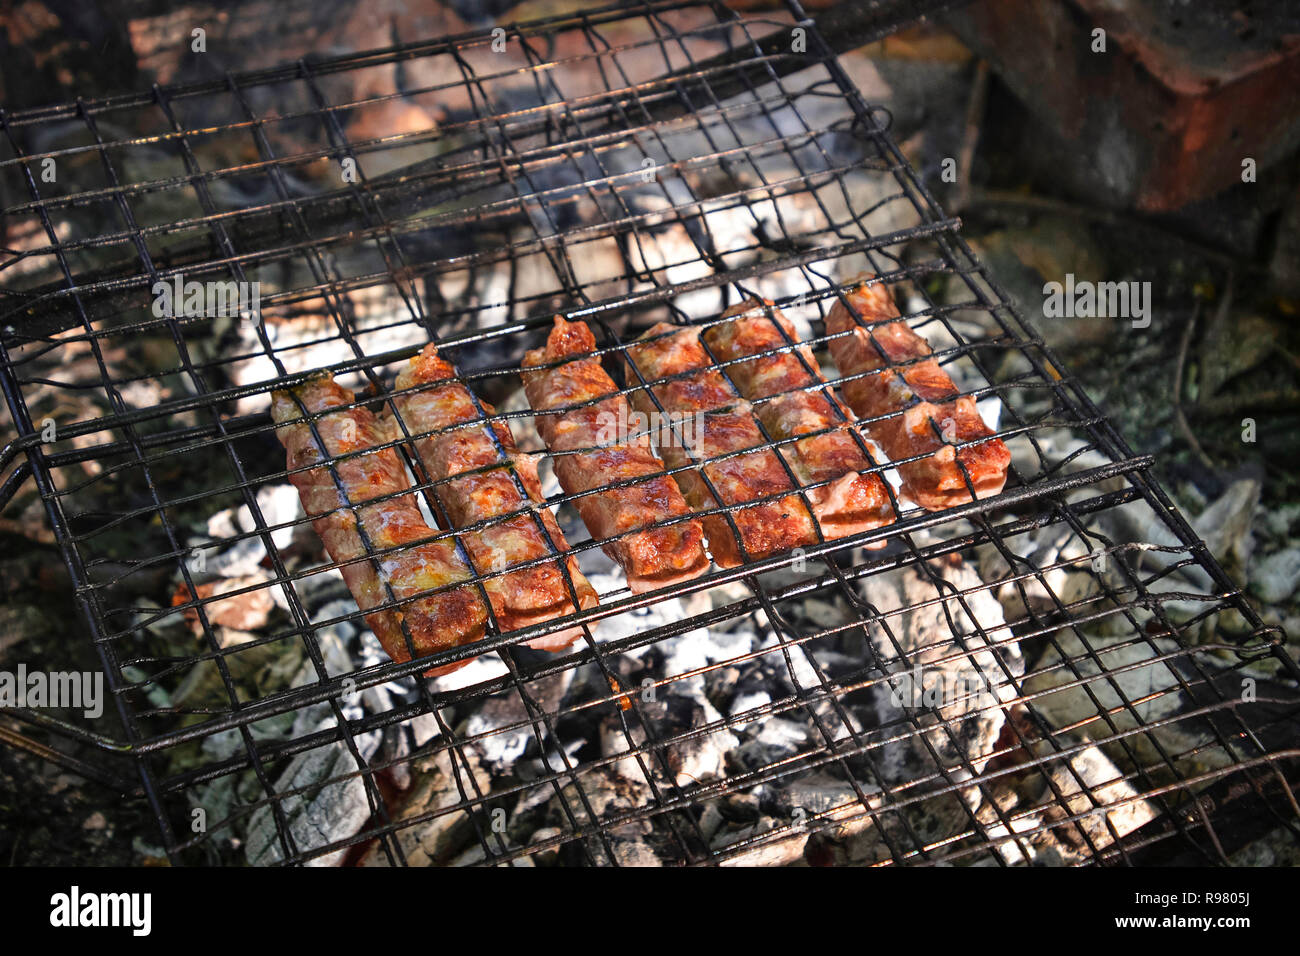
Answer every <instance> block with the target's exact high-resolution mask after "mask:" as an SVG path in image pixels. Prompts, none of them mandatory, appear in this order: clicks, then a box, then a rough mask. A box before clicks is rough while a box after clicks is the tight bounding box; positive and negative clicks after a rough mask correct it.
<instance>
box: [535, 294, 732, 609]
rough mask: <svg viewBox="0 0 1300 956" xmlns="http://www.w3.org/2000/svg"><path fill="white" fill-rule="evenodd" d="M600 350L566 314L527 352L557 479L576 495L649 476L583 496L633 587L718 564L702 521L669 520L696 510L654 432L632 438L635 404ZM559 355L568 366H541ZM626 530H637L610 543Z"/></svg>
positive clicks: (590, 518) (585, 512) (600, 537)
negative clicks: (668, 468)
mask: <svg viewBox="0 0 1300 956" xmlns="http://www.w3.org/2000/svg"><path fill="white" fill-rule="evenodd" d="M595 348H596V339H595V337H594V336H593V335H592V333H591V329H589V328H588V327H587V326H586V324H585V323H582V322H566V321H565V320H564V319H563V318H562V317H561V316H558V315H557V316H556V317H555V325H554V327H553V328H552V329H551V333H550V336H549V337H548V338H547V340H546V347H545V348H542V349H533V350H532V351H530V352H528V353H527V354H526V355H525V356H524V362H523V366H524V367H523V379H524V390H525V392H526V393H527V395H528V401H529V402H530V403H531V404H532V406H533V410H534V411H535V412H536V413H537V417H536V421H537V431H538V434H540V435H541V436H542V440H543V441H544V442H546V446H547V448H549V449H550V451H551V453H552V454H553V455H554V456H555V457H554V460H555V476H556V477H557V478H558V479H559V481H560V486H561V487H562V488H563V489H564V490H565V492H567V493H568V494H571V495H577V494H582V493H583V492H586V491H595V490H596V489H601V488H607V486H608V485H611V484H614V483H615V482H619V481H626V480H629V479H643V480H640V481H636V482H635V483H634V484H629V485H626V486H623V487H619V488H608V490H605V491H598V492H597V493H595V494H590V495H583V497H581V498H578V499H577V500H576V502H575V504H576V505H577V508H578V514H579V515H581V516H582V520H583V522H584V523H585V524H586V526H587V530H588V531H590V532H591V536H592V538H594V539H595V540H597V541H603V542H605V543H604V544H602V548H604V550H605V553H606V554H608V555H609V556H610V557H611V558H613V559H614V560H615V561H616V562H617V563H618V565H619V566H620V567H621V568H622V569H623V571H624V573H626V575H627V581H628V585H629V586H630V587H631V588H632V590H633V591H636V592H640V591H648V590H650V589H652V588H658V587H665V586H667V585H669V584H673V583H676V582H679V581H684V580H688V579H690V578H694V577H697V576H698V575H700V574H703V573H704V572H705V571H706V570H707V569H708V566H709V559H708V556H707V555H706V554H705V553H704V531H703V529H702V528H701V527H700V522H699V521H698V520H695V519H689V520H685V521H676V522H674V523H672V524H668V525H663V524H662V523H663V522H665V521H668V520H670V519H673V518H680V517H683V516H686V515H689V514H690V509H689V508H688V507H687V506H686V501H685V499H683V498H682V493H681V491H680V490H679V489H678V487H677V485H676V483H675V482H674V481H673V480H672V479H671V478H670V477H668V476H667V475H664V474H663V471H664V463H663V462H662V461H661V460H660V459H659V456H658V455H656V454H655V453H654V450H653V449H652V448H651V446H650V440H649V438H647V437H645V436H628V437H627V438H626V440H622V437H623V435H625V434H626V431H625V430H624V429H625V426H626V424H627V423H628V422H629V415H628V405H627V402H626V401H625V400H624V398H623V397H622V396H621V395H618V394H616V393H617V391H618V386H616V385H615V384H614V381H613V380H612V379H611V378H610V377H609V375H608V374H607V373H606V372H605V370H604V368H602V367H601V364H600V360H599V359H598V358H595V357H594V356H592V354H591V353H592V352H593V351H594V350H595ZM556 362H559V363H562V364H559V365H556V366H555V367H553V368H539V367H538V366H543V365H548V364H551V363H556ZM548 412H549V413H550V414H547V413H548ZM621 430H622V431H621ZM598 446H599V447H598ZM582 449H586V450H582ZM656 526H658V527H656ZM640 529H645V530H640ZM624 532H634V533H632V534H627V535H626V536H625V537H621V538H618V539H617V540H609V539H611V538H614V537H615V536H616V535H621V534H624Z"/></svg>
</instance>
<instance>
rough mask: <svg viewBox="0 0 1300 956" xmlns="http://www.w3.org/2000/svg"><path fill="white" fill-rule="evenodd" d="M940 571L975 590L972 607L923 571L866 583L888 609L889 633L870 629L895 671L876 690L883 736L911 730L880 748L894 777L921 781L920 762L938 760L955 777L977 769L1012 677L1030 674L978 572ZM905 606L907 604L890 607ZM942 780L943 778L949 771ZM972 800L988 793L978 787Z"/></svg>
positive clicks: (997, 727)
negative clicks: (944, 595)
mask: <svg viewBox="0 0 1300 956" xmlns="http://www.w3.org/2000/svg"><path fill="white" fill-rule="evenodd" d="M932 571H933V573H934V574H935V575H936V577H938V578H940V579H941V580H943V581H945V582H947V585H948V586H950V587H951V588H953V589H954V590H955V591H963V592H969V593H966V594H964V601H965V603H966V605H967V606H968V607H969V608H970V611H969V613H968V612H967V611H966V610H965V609H964V608H963V607H962V605H961V604H960V603H959V602H958V601H956V600H955V599H952V598H948V599H946V600H943V601H939V600H936V599H937V598H938V597H939V594H938V593H937V592H936V588H935V586H934V584H932V583H931V582H930V581H929V579H928V578H927V577H925V576H923V575H922V574H921V573H919V572H918V571H917V570H916V569H915V568H908V569H906V570H904V571H902V572H900V573H898V574H892V575H877V576H874V577H872V578H868V579H867V581H866V582H865V587H864V591H865V597H866V599H867V600H868V601H869V602H870V603H871V605H872V606H873V607H875V608H876V609H877V610H879V611H880V612H881V613H883V614H887V615H889V616H887V617H886V618H885V619H884V625H887V627H888V632H886V630H885V626H872V627H871V628H870V629H869V630H870V633H871V640H872V643H873V645H874V646H875V649H876V652H877V654H879V655H880V659H881V660H883V661H885V662H886V666H887V667H888V672H889V673H890V674H891V675H892V676H891V679H890V680H889V681H888V682H887V683H884V684H881V685H878V686H876V687H875V688H874V698H875V701H876V709H877V712H878V717H879V719H880V723H881V724H882V726H883V732H884V733H886V734H888V735H889V736H891V737H892V736H895V735H902V736H903V739H902V740H901V741H897V742H891V743H888V744H886V745H885V747H884V748H883V749H882V751H881V752H880V753H879V754H878V755H876V754H873V755H872V760H873V762H878V763H879V765H880V768H881V772H882V773H883V774H884V776H885V778H886V779H887V780H888V781H891V782H904V781H908V782H912V781H915V780H916V779H917V778H918V776H920V775H921V773H920V771H919V770H918V768H919V767H927V768H933V767H934V762H935V760H936V758H937V760H938V763H939V766H940V767H942V768H943V770H944V771H945V775H946V776H947V777H948V778H949V779H951V780H965V779H969V777H970V776H971V774H972V772H974V773H979V772H980V771H981V770H982V769H983V767H984V765H985V763H986V762H987V760H988V756H989V754H991V753H992V751H993V750H994V748H995V745H996V743H997V740H998V736H999V734H1000V732H1001V730H1002V726H1003V724H1004V723H1005V720H1006V714H1005V711H1004V710H1003V709H1002V708H1001V707H999V706H998V704H999V702H1000V701H1006V700H1010V699H1011V698H1013V697H1015V696H1016V690H1015V688H1014V686H1013V685H1012V684H1011V679H1012V678H1014V677H1016V676H1017V675H1019V674H1021V673H1023V671H1024V662H1023V660H1022V658H1021V656H1020V652H1019V649H1018V647H1017V645H1016V644H1015V642H1014V641H1012V640H1011V632H1010V631H1009V630H1008V629H1007V627H1006V623H1005V618H1004V617H1003V613H1002V608H1001V606H1000V605H999V604H998V602H997V600H996V599H995V598H994V597H993V595H992V594H991V593H990V592H989V590H988V589H987V588H986V587H984V586H983V584H982V582H981V581H980V580H979V577H978V576H977V575H976V574H975V572H974V571H973V570H972V569H970V568H969V567H967V566H964V565H963V566H960V567H952V566H944V567H942V568H933V569H932ZM949 593H951V592H949ZM900 607H903V608H907V609H906V610H904V611H903V612H902V613H901V614H889V612H891V611H894V610H896V609H898V608H900ZM971 615H973V616H974V619H973V620H972V617H971ZM977 625H978V628H982V629H983V632H984V635H986V637H985V636H982V635H981V634H980V632H979V630H977ZM890 635H892V638H891V636H890ZM959 635H960V636H961V638H962V642H961V643H959V642H958V641H957V637H958V636H959ZM895 643H897V645H898V646H897V647H896V646H895ZM963 645H964V646H963ZM990 645H997V649H996V650H993V649H991V647H990ZM914 721H915V722H916V723H918V724H919V726H920V728H921V731H920V732H919V733H918V731H917V730H916V729H915V727H914V724H913V722H914ZM931 749H933V753H934V754H935V755H936V756H934V757H932V756H931V755H930V754H931ZM930 772H931V773H932V772H933V770H930ZM934 783H935V784H937V785H941V784H942V783H943V778H942V777H940V778H938V779H936V780H935V781H934ZM966 798H967V800H968V802H971V801H973V802H974V804H978V802H979V800H980V797H979V795H978V793H976V792H974V791H970V792H968V793H967V794H966Z"/></svg>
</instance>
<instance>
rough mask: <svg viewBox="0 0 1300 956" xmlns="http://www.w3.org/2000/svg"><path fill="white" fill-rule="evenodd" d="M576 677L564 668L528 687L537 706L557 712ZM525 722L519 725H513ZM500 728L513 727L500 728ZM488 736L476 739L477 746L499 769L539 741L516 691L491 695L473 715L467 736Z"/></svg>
mask: <svg viewBox="0 0 1300 956" xmlns="http://www.w3.org/2000/svg"><path fill="white" fill-rule="evenodd" d="M572 680H573V671H564V672H563V673H560V674H556V675H554V676H552V677H547V678H543V679H542V680H540V681H536V682H535V683H533V684H530V685H528V686H527V687H526V690H527V692H528V694H529V696H530V697H531V698H532V700H533V703H534V704H535V705H536V707H537V708H538V709H539V710H541V711H543V712H551V711H554V710H555V709H556V708H557V707H558V706H559V703H560V700H561V699H562V698H563V697H564V692H565V691H566V690H567V689H568V687H569V684H570V682H571V681H572ZM515 724H521V726H518V727H515V726H513V725H515ZM497 728H510V729H506V730H498V729H497ZM480 734H487V736H486V737H483V738H482V739H479V740H476V741H475V742H474V744H473V746H474V748H475V749H476V750H477V751H478V752H479V754H480V756H482V758H483V760H484V762H485V763H487V764H489V765H492V766H494V767H498V768H504V767H507V766H510V765H513V764H514V763H515V762H516V761H517V760H519V758H520V757H522V756H523V755H524V752H525V751H526V750H527V749H528V747H529V745H530V744H531V743H532V742H533V741H534V740H536V737H537V730H536V729H535V728H534V725H533V723H532V715H531V714H530V713H529V712H528V709H527V708H526V707H525V706H524V701H523V698H522V697H521V696H520V695H519V694H518V693H517V692H515V691H511V692H509V693H507V694H505V695H501V696H496V697H492V698H490V699H489V700H488V701H486V702H485V703H483V704H482V705H481V706H479V708H478V709H477V710H476V711H475V712H474V713H472V714H471V715H470V717H469V719H468V721H466V724H465V730H464V735H465V736H466V737H478V736H479V735H480Z"/></svg>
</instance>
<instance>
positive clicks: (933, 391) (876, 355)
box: [826, 282, 1011, 511]
mask: <svg viewBox="0 0 1300 956" xmlns="http://www.w3.org/2000/svg"><path fill="white" fill-rule="evenodd" d="M847 298H848V300H849V302H850V303H851V304H852V306H853V309H854V310H856V311H857V313H858V315H859V316H860V317H861V318H860V319H859V318H855V317H854V315H853V312H852V311H850V310H849V309H848V308H846V307H845V306H844V303H843V302H838V301H837V302H836V303H835V305H834V306H833V307H832V308H831V310H830V313H829V315H827V317H826V333H827V335H831V336H835V335H837V334H838V333H849V334H847V335H844V334H840V335H838V337H836V338H832V339H831V340H830V352H831V355H832V357H834V359H835V364H836V366H837V367H838V368H839V370H840V374H841V375H842V376H844V377H845V378H847V379H848V380H847V381H845V382H844V383H843V385H842V390H843V392H844V397H845V399H846V400H847V401H848V404H849V406H850V407H851V408H852V409H853V410H854V411H855V412H857V413H858V415H859V416H861V417H862V418H864V419H878V420H875V421H869V422H868V423H867V426H866V427H867V430H868V432H869V434H870V435H871V437H872V438H873V439H874V440H875V441H876V442H877V443H878V444H879V445H880V447H881V448H882V449H884V452H885V454H887V455H888V456H889V457H890V458H892V459H894V460H895V461H898V462H900V464H899V465H898V473H899V474H900V475H901V476H902V478H903V493H904V494H906V495H907V497H909V498H911V499H912V500H913V501H915V502H916V503H917V504H919V505H920V506H921V507H922V508H926V509H928V510H930V511H940V510H942V509H944V508H950V507H953V506H954V505H959V504H963V503H965V502H968V501H970V500H971V490H970V488H968V487H967V484H966V475H969V476H970V482H971V485H972V486H973V487H974V491H975V497H977V498H988V497H991V496H992V495H996V494H997V493H998V492H1000V491H1001V490H1002V486H1003V485H1004V484H1005V482H1006V478H1007V466H1008V465H1009V464H1010V463H1011V453H1010V451H1008V450H1007V446H1006V445H1005V444H1004V443H1003V442H1002V440H1001V439H1000V438H997V437H995V436H994V433H993V432H992V431H991V430H990V429H989V427H988V426H987V425H986V424H984V421H983V419H981V418H980V415H979V411H978V409H976V407H975V399H974V398H973V397H971V396H969V395H960V394H959V393H958V390H957V386H956V385H954V384H953V381H952V378H951V377H950V376H949V375H948V373H947V372H945V371H944V370H943V368H942V367H941V366H940V365H939V363H938V362H937V361H935V360H934V359H933V358H932V357H929V356H932V355H933V350H932V349H931V348H930V343H929V342H927V341H926V340H925V339H924V338H923V337H922V336H920V335H918V334H917V333H916V332H914V331H913V330H912V329H911V328H909V327H908V325H907V323H906V322H904V321H903V320H902V319H901V318H900V317H899V313H898V309H897V308H896V307H895V306H894V301H893V298H892V297H891V296H890V294H889V290H888V289H886V288H885V286H884V285H883V284H881V283H875V284H871V285H868V284H867V283H865V282H860V283H859V284H858V285H856V286H855V287H854V288H853V289H852V290H851V291H850V292H848V293H847ZM903 362H912V363H913V364H908V365H906V366H904V367H902V368H895V367H894V366H895V365H897V364H898V363H903ZM870 372H875V373H876V374H864V373H870ZM853 376H860V377H857V378H854V377H853ZM882 416H883V417H882ZM917 456H923V457H917ZM910 458H916V460H915V461H907V460H906V459H910ZM963 471H964V472H965V474H963Z"/></svg>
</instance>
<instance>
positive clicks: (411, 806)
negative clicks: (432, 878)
mask: <svg viewBox="0 0 1300 956" xmlns="http://www.w3.org/2000/svg"><path fill="white" fill-rule="evenodd" d="M453 759H455V760H456V768H455V769H456V771H458V772H459V778H460V786H458V785H457V776H456V772H454V771H453V768H452V760H453ZM466 763H468V767H467V766H466ZM414 769H415V785H414V787H413V788H412V789H411V790H410V791H409V792H408V793H407V794H406V795H405V796H404V797H403V799H402V801H401V803H400V807H399V808H398V809H397V812H396V813H394V814H393V818H394V822H395V823H397V824H399V825H400V824H401V822H402V821H403V820H408V819H412V818H414V817H419V816H422V815H425V814H430V813H432V814H436V815H435V816H432V817H430V818H429V819H427V820H422V821H420V822H419V823H415V824H412V825H410V826H405V827H402V829H399V830H397V831H396V833H395V834H394V836H395V839H396V840H397V842H398V844H399V845H400V846H401V848H402V851H403V853H404V854H405V855H406V858H407V863H408V864H410V865H412V866H443V865H445V864H447V863H448V862H450V860H452V859H453V858H454V857H455V855H456V854H458V853H460V852H461V850H462V848H464V847H465V845H466V844H467V843H469V842H470V841H471V840H474V839H475V835H474V827H473V825H472V824H471V823H470V821H469V818H468V816H467V815H466V812H465V811H464V810H452V811H449V812H444V813H439V812H438V811H444V810H447V808H449V807H454V806H456V805H457V804H458V803H460V802H461V801H462V800H464V799H465V797H466V796H468V797H470V798H473V797H474V795H475V792H476V791H477V792H478V793H483V794H486V793H488V792H490V791H491V785H492V780H491V777H490V775H489V774H488V773H487V771H486V770H485V769H483V767H482V766H481V765H480V764H479V763H478V761H477V760H476V759H475V758H474V757H473V756H472V754H467V755H466V756H465V758H464V759H462V758H461V757H455V758H453V757H452V756H451V755H450V754H449V753H448V752H447V751H445V750H442V751H439V752H438V753H436V754H434V755H433V756H431V757H428V758H426V759H423V760H421V761H418V762H417V763H416V765H415V767H414ZM462 786H463V788H464V793H463V795H462V790H461V787H462ZM474 812H476V813H477V814H479V818H480V819H479V827H480V830H481V831H482V832H483V833H485V834H487V833H489V832H490V830H489V825H488V822H487V820H486V817H487V812H485V809H484V808H483V807H478V808H476V809H475V811H474ZM360 865H361V866H387V865H388V858H387V856H386V855H385V853H384V851H383V847H382V846H381V844H380V843H379V842H378V841H376V842H375V843H374V845H372V846H371V847H370V849H369V850H368V851H367V852H366V854H365V856H364V857H363V858H362V860H361V864H360Z"/></svg>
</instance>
